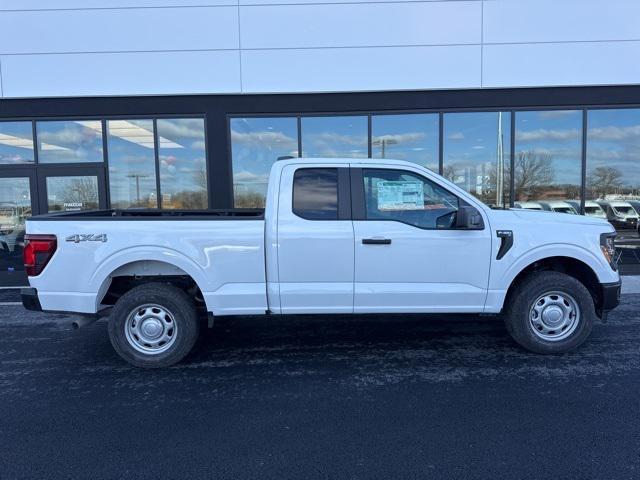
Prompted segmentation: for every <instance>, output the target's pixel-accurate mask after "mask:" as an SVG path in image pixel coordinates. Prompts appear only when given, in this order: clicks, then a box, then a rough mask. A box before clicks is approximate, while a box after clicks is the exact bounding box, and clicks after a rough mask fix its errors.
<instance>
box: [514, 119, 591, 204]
mask: <svg viewBox="0 0 640 480" xmlns="http://www.w3.org/2000/svg"><path fill="white" fill-rule="evenodd" d="M515 137H516V145H515V151H516V154H515V174H514V177H515V178H514V182H515V193H516V199H515V200H516V204H515V205H516V207H522V208H531V209H535V210H551V211H556V212H562V213H571V214H577V213H578V211H579V210H577V209H576V208H575V202H570V201H571V200H574V201H575V200H579V198H580V184H581V170H582V161H581V155H582V112H581V111H578V110H552V111H536V112H517V113H516V132H515Z"/></svg>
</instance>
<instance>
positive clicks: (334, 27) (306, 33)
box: [240, 2, 481, 48]
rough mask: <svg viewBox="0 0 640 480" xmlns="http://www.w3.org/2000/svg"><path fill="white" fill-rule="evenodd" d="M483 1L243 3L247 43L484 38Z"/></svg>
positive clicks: (327, 44) (436, 41) (244, 43)
mask: <svg viewBox="0 0 640 480" xmlns="http://www.w3.org/2000/svg"><path fill="white" fill-rule="evenodd" d="M480 11H481V8H480V3H478V2H413V3H364V4H342V5H338V4H332V5H280V6H256V7H240V22H241V25H242V31H241V45H242V48H283V47H284V48H304V47H338V46H349V47H353V46H372V45H375V46H392V45H430V44H464V43H479V42H480V25H481V22H480V18H481V14H480Z"/></svg>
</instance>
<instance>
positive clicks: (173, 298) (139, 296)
mask: <svg viewBox="0 0 640 480" xmlns="http://www.w3.org/2000/svg"><path fill="white" fill-rule="evenodd" d="M198 330H199V319H198V314H197V311H196V307H195V304H194V302H193V301H192V300H191V299H190V298H189V296H188V295H187V294H186V293H184V292H183V291H182V290H180V289H179V288H177V287H174V286H172V285H166V284H162V283H148V284H145V285H140V286H138V287H135V288H133V289H131V290H129V291H128V292H127V293H125V294H124V295H123V296H122V297H120V299H119V300H118V301H117V302H116V304H115V307H114V308H113V312H112V313H111V318H110V320H109V338H110V340H111V344H112V345H113V348H114V349H115V350H116V352H117V353H118V355H120V356H121V357H122V358H123V359H124V360H126V361H127V362H129V363H130V364H132V365H135V366H137V367H145V368H159V367H167V366H170V365H174V364H176V363H178V362H179V361H180V360H182V359H183V358H184V357H185V356H186V355H187V354H188V353H189V352H190V351H191V349H192V348H193V345H194V344H195V342H196V339H197V338H198Z"/></svg>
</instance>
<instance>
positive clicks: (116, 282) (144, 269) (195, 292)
mask: <svg viewBox="0 0 640 480" xmlns="http://www.w3.org/2000/svg"><path fill="white" fill-rule="evenodd" d="M107 282H109V283H108V287H107V289H106V291H105V292H104V295H103V296H102V300H101V302H100V303H101V304H102V305H110V306H113V305H115V303H116V302H117V301H118V299H119V298H120V297H121V296H122V295H124V294H125V293H126V292H128V291H129V290H131V289H132V288H135V287H137V286H139V285H143V284H145V283H154V282H155V283H165V284H170V285H173V286H175V287H178V288H180V289H181V290H183V291H184V292H185V293H186V294H187V295H189V296H190V297H191V298H193V299H194V300H195V302H196V305H197V306H204V298H203V296H202V292H201V290H200V288H199V287H198V284H197V283H196V281H195V280H194V279H193V277H191V276H190V275H189V274H188V273H186V272H185V271H184V270H182V269H181V268H178V267H176V266H174V265H171V264H169V263H165V262H160V261H155V260H140V261H136V262H131V263H127V264H126V265H122V266H121V267H118V268H117V269H116V270H115V271H113V272H112V273H111V275H109V277H108V278H107V280H105V285H106V283H107Z"/></svg>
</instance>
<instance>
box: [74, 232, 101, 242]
mask: <svg viewBox="0 0 640 480" xmlns="http://www.w3.org/2000/svg"><path fill="white" fill-rule="evenodd" d="M65 241H67V242H73V243H80V242H106V241H107V234H106V233H89V234H86V235H85V234H83V233H81V234H74V235H69V236H68V237H67V238H65Z"/></svg>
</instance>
